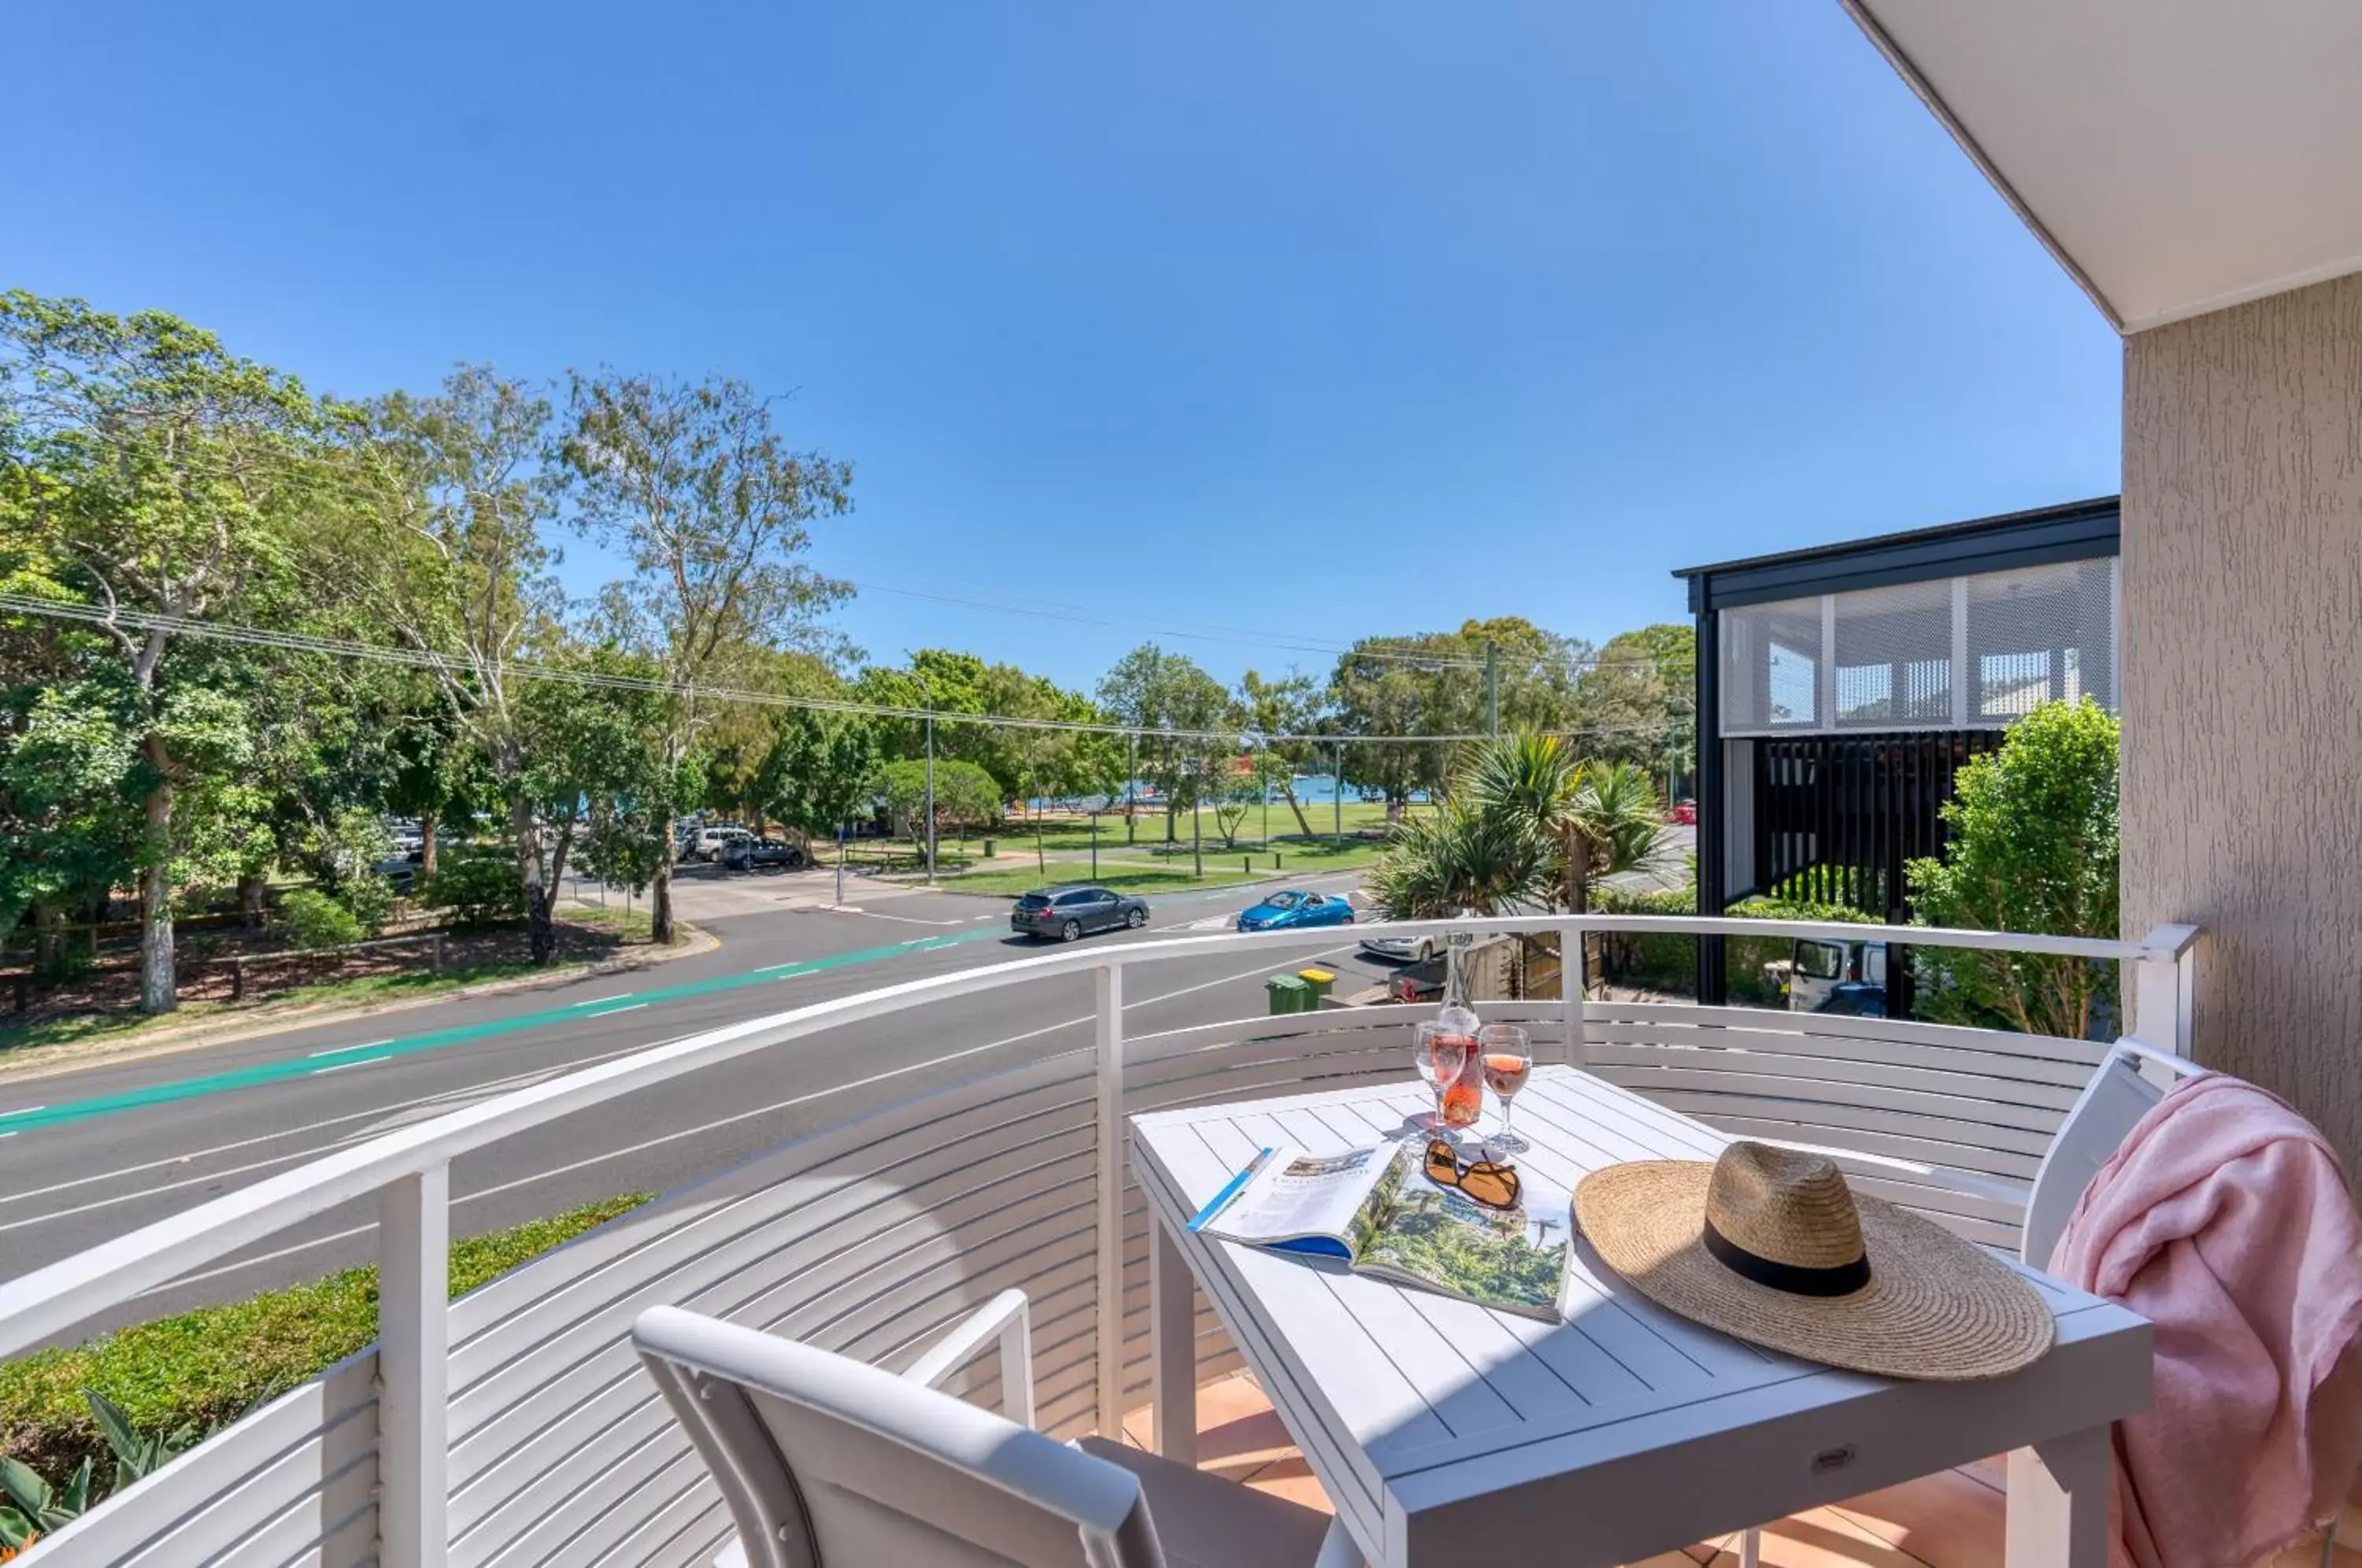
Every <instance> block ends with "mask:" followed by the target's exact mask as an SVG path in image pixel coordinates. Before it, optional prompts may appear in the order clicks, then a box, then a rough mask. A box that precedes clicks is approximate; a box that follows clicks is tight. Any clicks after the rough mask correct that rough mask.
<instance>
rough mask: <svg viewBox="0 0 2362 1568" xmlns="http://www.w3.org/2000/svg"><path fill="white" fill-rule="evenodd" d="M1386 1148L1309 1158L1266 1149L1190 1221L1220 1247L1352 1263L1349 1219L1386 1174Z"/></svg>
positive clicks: (1299, 1152)
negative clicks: (1247, 1245) (1238, 1245)
mask: <svg viewBox="0 0 2362 1568" xmlns="http://www.w3.org/2000/svg"><path fill="white" fill-rule="evenodd" d="M1392 1152H1393V1151H1392V1150H1391V1149H1389V1148H1386V1147H1385V1146H1379V1147H1374V1148H1367V1149H1348V1150H1346V1151H1345V1152H1344V1153H1342V1154H1306V1153H1305V1152H1304V1151H1303V1150H1301V1149H1265V1150H1264V1152H1263V1153H1262V1154H1259V1155H1257V1156H1256V1159H1255V1162H1254V1163H1253V1165H1249V1166H1248V1167H1247V1168H1246V1169H1245V1170H1244V1171H1242V1172H1241V1173H1239V1176H1237V1177H1236V1178H1234V1179H1233V1180H1232V1181H1231V1186H1230V1187H1226V1188H1224V1189H1223V1191H1222V1192H1221V1193H1220V1194H1218V1195H1216V1197H1215V1198H1214V1200H1213V1201H1212V1202H1211V1203H1209V1204H1208V1205H1207V1206H1206V1207H1205V1208H1204V1209H1200V1210H1199V1211H1198V1217H1197V1218H1196V1219H1194V1220H1191V1221H1190V1222H1189V1228H1190V1229H1191V1230H1193V1231H1204V1232H1205V1233H1206V1234H1207V1235H1209V1236H1220V1237H1222V1238H1223V1239H1224V1240H1226V1241H1232V1242H1254V1243H1255V1244H1256V1245H1258V1246H1280V1247H1286V1248H1288V1249H1289V1250H1292V1251H1299V1252H1319V1253H1327V1254H1330V1255H1332V1256H1336V1257H1351V1256H1352V1242H1351V1240H1350V1238H1351V1235H1352V1226H1353V1216H1354V1213H1355V1211H1356V1210H1358V1209H1361V1208H1362V1207H1363V1201H1364V1200H1365V1199H1366V1198H1368V1197H1369V1196H1370V1189H1371V1188H1372V1187H1375V1186H1376V1185H1377V1182H1378V1178H1379V1176H1382V1175H1383V1174H1385V1171H1386V1169H1387V1168H1388V1156H1389V1155H1390V1154H1392Z"/></svg>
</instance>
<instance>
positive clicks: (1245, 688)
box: [1237, 669, 1325, 838]
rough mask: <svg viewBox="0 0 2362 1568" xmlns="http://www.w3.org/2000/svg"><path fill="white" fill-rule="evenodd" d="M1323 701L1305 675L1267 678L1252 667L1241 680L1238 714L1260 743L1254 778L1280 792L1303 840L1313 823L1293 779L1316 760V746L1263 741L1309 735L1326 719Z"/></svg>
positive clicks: (1314, 682) (1316, 686) (1309, 678)
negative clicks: (1275, 678) (1285, 736)
mask: <svg viewBox="0 0 2362 1568" xmlns="http://www.w3.org/2000/svg"><path fill="white" fill-rule="evenodd" d="M1321 697H1322V693H1321V690H1320V686H1319V682H1317V681H1315V680H1314V679H1312V678H1311V677H1310V676H1308V675H1287V676H1284V677H1282V678H1281V679H1277V680H1266V679H1264V678H1263V677H1262V676H1261V675H1258V674H1257V673H1255V672H1254V671H1253V670H1252V669H1250V670H1248V671H1247V672H1246V674H1244V675H1243V676H1241V677H1240V678H1239V690H1238V699H1237V701H1238V706H1239V712H1240V713H1241V715H1242V717H1243V719H1244V720H1245V723H1246V727H1247V729H1248V731H1249V732H1250V733H1251V734H1253V735H1254V736H1255V738H1256V740H1257V742H1258V745H1257V748H1256V751H1255V776H1256V778H1258V779H1259V780H1260V781H1261V782H1263V783H1264V784H1265V785H1267V786H1268V787H1270V788H1271V789H1274V790H1277V791H1279V795H1280V798H1281V799H1282V800H1284V801H1286V802H1287V809H1288V810H1289V811H1290V812H1294V813H1295V814H1296V831H1297V832H1298V833H1300V834H1303V835H1304V836H1305V837H1307V838H1310V837H1311V836H1312V823H1311V821H1310V819H1309V818H1308V817H1307V816H1306V815H1305V812H1304V802H1303V801H1301V800H1299V799H1297V793H1296V778H1297V774H1299V773H1301V772H1303V771H1304V770H1305V769H1307V768H1308V767H1312V766H1314V765H1315V764H1316V763H1317V762H1318V760H1319V758H1318V755H1317V754H1318V750H1319V743H1318V742H1314V741H1304V740H1280V741H1274V740H1266V739H1265V738H1264V737H1266V736H1271V735H1305V734H1312V733H1313V732H1314V731H1316V730H1317V729H1319V725H1320V723H1321V720H1322V718H1323V717H1324V716H1325V715H1324V712H1323V710H1324V706H1325V705H1324V703H1323V702H1322V701H1321Z"/></svg>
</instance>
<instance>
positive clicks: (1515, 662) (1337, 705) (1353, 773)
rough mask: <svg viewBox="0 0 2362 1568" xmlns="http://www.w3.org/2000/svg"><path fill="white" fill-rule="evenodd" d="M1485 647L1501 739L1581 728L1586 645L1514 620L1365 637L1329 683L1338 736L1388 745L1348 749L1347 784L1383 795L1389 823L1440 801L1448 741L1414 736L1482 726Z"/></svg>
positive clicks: (1485, 719) (1478, 730) (1486, 717)
mask: <svg viewBox="0 0 2362 1568" xmlns="http://www.w3.org/2000/svg"><path fill="white" fill-rule="evenodd" d="M1488 646H1489V647H1490V649H1491V650H1492V656H1493V663H1494V667H1495V668H1496V672H1497V677H1498V680H1497V684H1498V690H1499V707H1500V727H1501V731H1502V733H1503V734H1509V733H1512V732H1516V731H1532V732H1534V733H1537V734H1557V733H1560V732H1563V731H1567V730H1570V729H1573V727H1574V726H1575V725H1576V724H1577V723H1579V722H1580V712H1579V709H1580V705H1579V703H1578V701H1577V700H1576V695H1575V683H1576V679H1577V678H1576V670H1577V668H1578V667H1579V663H1580V661H1581V660H1583V659H1584V658H1585V657H1588V655H1589V652H1590V649H1589V647H1588V646H1587V645H1586V644H1584V643H1583V642H1581V641H1579V640H1577V639H1574V638H1570V637H1562V636H1560V635H1557V634H1556V633H1554V632H1550V631H1546V630H1544V629H1543V628H1541V627H1540V626H1537V625H1535V624H1533V623H1532V622H1530V621H1528V620H1525V619H1523V618H1521V617H1518V616H1515V615H1505V616H1500V617H1497V618H1496V619H1493V620H1489V621H1466V622H1462V624H1461V626H1460V629H1459V630H1457V631H1454V632H1428V633H1419V634H1416V635H1409V636H1396V637H1365V638H1363V639H1361V640H1360V641H1358V642H1356V643H1355V644H1354V645H1353V646H1352V649H1351V650H1350V651H1348V652H1347V653H1345V654H1344V655H1342V656H1341V657H1339V659H1338V661H1337V668H1336V670H1335V672H1334V673H1333V674H1332V675H1331V676H1330V683H1329V697H1330V703H1331V705H1332V706H1333V709H1334V712H1335V719H1336V724H1337V727H1338V729H1339V730H1340V731H1341V732H1342V733H1344V734H1357V735H1371V736H1386V737H1390V738H1389V739H1388V741H1387V742H1386V744H1383V745H1356V746H1349V747H1347V748H1346V752H1345V766H1346V769H1347V778H1348V779H1349V780H1350V781H1351V782H1352V783H1354V784H1357V785H1360V786H1362V787H1363V788H1365V789H1373V790H1378V791H1379V792H1380V793H1382V794H1383V795H1385V800H1386V806H1387V813H1388V815H1389V816H1396V817H1398V816H1400V815H1401V812H1402V808H1403V806H1404V805H1405V803H1407V801H1409V799H1410V797H1411V795H1412V794H1413V793H1414V792H1416V791H1418V790H1425V791H1427V792H1428V793H1429V794H1430V795H1433V794H1440V792H1441V791H1442V790H1444V788H1445V787H1446V786H1447V784H1448V783H1449V782H1450V774H1451V761H1452V753H1453V745H1454V744H1455V743H1452V742H1451V741H1447V740H1440V739H1439V740H1435V741H1431V742H1429V743H1427V744H1419V742H1418V737H1420V736H1449V735H1474V734H1484V733H1485V731H1486V729H1487V728H1488V726H1489V725H1490V723H1491V713H1490V712H1489V710H1488V705H1487V703H1486V701H1485V662H1486V653H1487V648H1488Z"/></svg>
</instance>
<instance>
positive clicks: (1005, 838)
mask: <svg viewBox="0 0 2362 1568" xmlns="http://www.w3.org/2000/svg"><path fill="white" fill-rule="evenodd" d="M1409 809H1410V810H1412V811H1423V810H1425V809H1426V808H1425V807H1422V806H1413V807H1410V808H1409ZM1203 810H1204V814H1205V819H1206V820H1205V822H1204V823H1202V824H1201V825H1202V836H1203V837H1204V839H1205V841H1206V851H1207V853H1208V854H1209V855H1210V854H1212V853H1213V852H1214V846H1215V845H1218V844H1220V842H1221V835H1220V834H1218V833H1217V832H1216V831H1215V829H1214V808H1213V807H1212V806H1211V805H1208V806H1206V807H1205V808H1203ZM1304 814H1305V816H1306V818H1307V819H1308V820H1309V821H1310V822H1311V823H1312V833H1313V837H1312V838H1311V839H1310V840H1309V841H1308V840H1306V839H1305V838H1304V837H1303V836H1302V835H1301V834H1297V831H1296V813H1295V812H1291V811H1289V810H1288V809H1287V802H1286V801H1279V800H1275V801H1272V803H1271V834H1272V836H1271V838H1270V840H1269V843H1270V845H1271V846H1272V847H1273V848H1275V849H1277V850H1279V851H1280V852H1281V853H1282V854H1283V855H1285V856H1286V857H1287V862H1288V864H1289V865H1290V866H1293V865H1295V864H1296V853H1297V851H1298V850H1307V849H1309V848H1310V847H1311V846H1312V845H1320V846H1322V848H1321V851H1320V852H1321V854H1322V855H1323V856H1325V857H1324V858H1323V859H1322V860H1321V861H1320V862H1319V863H1320V864H1321V865H1323V866H1328V867H1351V866H1362V865H1367V864H1368V863H1369V861H1370V860H1372V859H1374V858H1375V857H1376V854H1377V850H1378V848H1379V847H1380V845H1379V843H1378V841H1376V840H1374V839H1371V840H1365V839H1353V840H1349V841H1348V844H1347V845H1346V846H1344V847H1343V848H1340V847H1338V846H1337V845H1334V844H1333V843H1332V842H1331V837H1330V835H1331V834H1332V832H1333V830H1334V828H1335V826H1336V823H1337V820H1338V817H1339V814H1340V813H1339V812H1337V810H1336V808H1334V807H1333V806H1329V805H1319V806H1313V805H1308V806H1306V807H1305V808H1304ZM1341 814H1342V818H1343V823H1344V831H1345V832H1346V833H1347V834H1353V833H1357V832H1360V831H1363V830H1383V829H1384V828H1385V825H1386V809H1385V806H1384V805H1383V804H1379V803H1376V802H1366V801H1347V802H1346V803H1345V808H1344V811H1343V812H1342V813H1341ZM1098 823H1099V828H1098V845H1099V853H1100V854H1101V855H1108V854H1122V855H1132V854H1141V853H1154V852H1157V851H1160V850H1165V851H1169V850H1170V849H1172V848H1174V847H1175V846H1177V847H1178V849H1179V851H1180V852H1181V853H1183V854H1187V852H1188V848H1189V814H1188V813H1187V812H1182V813H1181V814H1180V815H1179V816H1177V817H1175V819H1174V823H1173V832H1174V840H1173V844H1172V845H1167V844H1166V842H1165V837H1164V812H1161V811H1154V810H1142V812H1140V814H1139V815H1138V816H1137V817H1135V818H1134V819H1133V835H1134V836H1133V837H1132V838H1131V840H1130V841H1127V840H1126V839H1125V837H1124V819H1123V817H1122V815H1121V814H1120V812H1110V813H1109V814H1108V815H1106V816H1103V817H1101V818H1099V819H1098ZM1036 825H1037V824H1036V823H1035V821H1034V820H1033V819H1032V818H1028V817H1010V819H1009V820H1008V821H1006V822H1004V823H1001V824H1000V826H999V827H997V828H995V829H993V830H992V832H991V833H990V834H969V835H968V836H967V837H966V838H954V837H951V836H948V835H946V836H944V837H942V838H939V839H937V840H936V841H935V856H936V860H937V863H938V864H939V865H942V866H945V867H950V866H952V865H954V864H955V860H957V859H960V858H964V857H967V856H977V855H980V854H981V853H982V851H983V847H984V845H983V841H984V839H985V838H986V837H989V838H991V840H992V841H993V848H994V850H995V851H996V858H1006V857H1007V856H1010V855H1019V854H1026V855H1030V854H1032V851H1033V842H1034V834H1035V828H1036ZM1038 825H1039V828H1040V834H1041V844H1042V851H1043V853H1044V854H1046V855H1065V854H1076V855H1087V854H1088V853H1089V852H1090V847H1091V820H1090V819H1089V818H1088V817H1075V816H1061V815H1055V814H1047V815H1044V816H1043V817H1042V818H1041V819H1040V822H1039V824H1038ZM1263 827H1264V812H1263V806H1262V803H1261V802H1260V801H1258V802H1257V803H1256V804H1254V805H1253V806H1250V807H1248V808H1247V814H1246V816H1245V818H1244V819H1243V820H1242V822H1241V823H1239V845H1240V847H1241V848H1242V849H1243V848H1245V847H1247V846H1249V845H1253V846H1254V847H1256V848H1261V847H1262V846H1263V845H1264V843H1265V840H1264V834H1263ZM813 847H814V848H815V850H824V849H825V848H826V847H827V846H825V845H817V844H816V845H814V846H813ZM849 847H850V850H851V855H850V859H851V860H853V861H855V862H860V861H864V860H875V859H877V857H878V856H879V855H880V854H886V855H891V856H895V857H896V858H898V859H900V858H911V859H915V858H916V857H917V856H918V853H919V851H918V846H917V845H913V844H912V843H911V841H910V840H908V839H902V838H888V839H878V838H864V839H856V840H855V841H854V842H853V844H852V845H850V846H849ZM1223 853H1225V854H1236V853H1238V851H1236V850H1226V851H1224V852H1223ZM831 864H833V862H831Z"/></svg>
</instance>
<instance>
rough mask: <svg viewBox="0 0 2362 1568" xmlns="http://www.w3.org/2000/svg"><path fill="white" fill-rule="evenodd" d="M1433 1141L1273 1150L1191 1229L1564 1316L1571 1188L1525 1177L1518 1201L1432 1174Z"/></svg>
mask: <svg viewBox="0 0 2362 1568" xmlns="http://www.w3.org/2000/svg"><path fill="white" fill-rule="evenodd" d="M1426 1147H1427V1145H1426V1142H1425V1141H1424V1140H1422V1139H1412V1140H1408V1141H1407V1142H1405V1143H1399V1144H1379V1145H1376V1146H1374V1147H1372V1148H1366V1149H1349V1150H1347V1151H1346V1152H1345V1153H1343V1154H1306V1153H1305V1152H1304V1151H1302V1150H1300V1149H1287V1148H1279V1149H1265V1150H1264V1151H1263V1152H1262V1153H1261V1154H1258V1155H1256V1156H1255V1158H1254V1160H1253V1162H1252V1163H1251V1164H1249V1165H1248V1166H1247V1167H1246V1169H1244V1170H1242V1171H1241V1172H1240V1173H1239V1174H1238V1175H1237V1176H1233V1177H1232V1178H1231V1183H1230V1185H1229V1186H1227V1187H1224V1188H1223V1189H1222V1190H1221V1191H1220V1192H1219V1193H1217V1194H1215V1196H1214V1199H1213V1201H1212V1202H1210V1203H1209V1204H1207V1205H1206V1207H1205V1208H1203V1209H1199V1210H1198V1214H1197V1217H1196V1218H1195V1219H1193V1220H1190V1221H1189V1229H1190V1230H1192V1231H1200V1232H1202V1233H1204V1234H1206V1235H1209V1236H1219V1237H1221V1238H1222V1239H1223V1240H1225V1241H1231V1242H1248V1243H1250V1244H1252V1245H1254V1246H1258V1247H1267V1248H1270V1249H1271V1250H1273V1251H1275V1252H1283V1253H1305V1254H1308V1255H1311V1256H1315V1257H1330V1258H1341V1259H1342V1260H1344V1261H1345V1262H1346V1263H1348V1264H1352V1267H1353V1269H1354V1270H1355V1271H1356V1272H1357V1273H1362V1274H1369V1275H1379V1276H1381V1277H1383V1278H1386V1279H1391V1280H1395V1281H1396V1282H1397V1283H1400V1284H1405V1285H1415V1286H1424V1287H1425V1288H1427V1289H1429V1290H1436V1291H1440V1292H1442V1293H1443V1294H1444V1295H1446V1296H1457V1297H1461V1298H1462V1300H1466V1301H1473V1302H1475V1303H1477V1304H1478V1305H1479V1306H1484V1307H1497V1308H1499V1309H1502V1310H1503V1311H1506V1312H1520V1313H1523V1314H1525V1315H1526V1316H1527V1317H1529V1318H1540V1319H1542V1320H1545V1321H1551V1322H1554V1321H1556V1320H1558V1317H1559V1315H1560V1314H1559V1298H1560V1296H1561V1293H1562V1291H1563V1289H1564V1288H1565V1283H1566V1260H1567V1242H1568V1231H1569V1229H1570V1226H1571V1224H1572V1219H1573V1217H1572V1214H1571V1212H1570V1209H1571V1204H1570V1200H1569V1195H1568V1194H1567V1192H1566V1190H1565V1189H1564V1188H1562V1187H1547V1186H1544V1185H1543V1184H1541V1183H1539V1182H1535V1181H1532V1180H1530V1179H1529V1178H1526V1177H1525V1176H1523V1175H1522V1174H1521V1175H1520V1177H1519V1180H1520V1185H1521V1187H1522V1190H1521V1191H1520V1193H1519V1195H1518V1203H1517V1206H1516V1207H1515V1208H1510V1209H1498V1208H1494V1207H1491V1206H1488V1205H1486V1204H1482V1203H1478V1202H1475V1201H1473V1199H1471V1198H1468V1197H1467V1196H1466V1195H1465V1194H1463V1193H1462V1192H1461V1191H1459V1190H1458V1189H1457V1188H1455V1187H1450V1186H1445V1185H1441V1184H1439V1183H1438V1182H1436V1181H1434V1180H1432V1179H1430V1178H1429V1175H1428V1172H1427V1169H1426V1154H1425V1151H1426Z"/></svg>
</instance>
